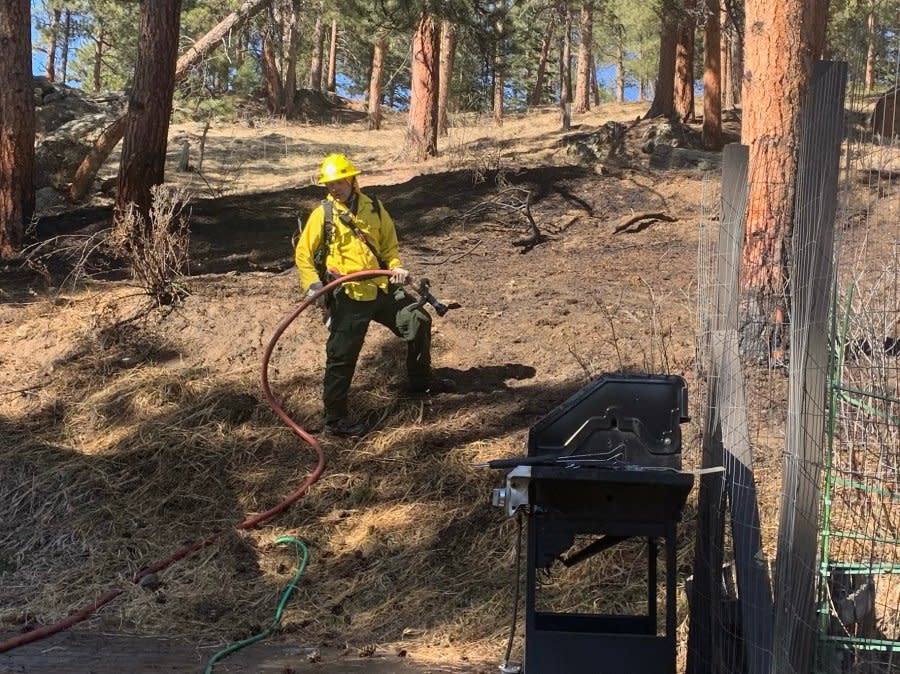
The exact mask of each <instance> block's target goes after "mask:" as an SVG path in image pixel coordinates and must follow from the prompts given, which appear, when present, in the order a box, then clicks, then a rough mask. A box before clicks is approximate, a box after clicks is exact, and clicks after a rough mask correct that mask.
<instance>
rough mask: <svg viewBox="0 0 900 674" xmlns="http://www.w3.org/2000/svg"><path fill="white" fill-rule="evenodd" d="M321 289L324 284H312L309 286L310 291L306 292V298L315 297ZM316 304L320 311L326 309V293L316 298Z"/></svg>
mask: <svg viewBox="0 0 900 674" xmlns="http://www.w3.org/2000/svg"><path fill="white" fill-rule="evenodd" d="M321 289H322V283H321V282H320V281H316V282H315V283H311V284H310V285H309V289H308V290H307V291H306V296H307V297H312V296H313V295H315V294H316V293H317V292H319V291H320V290H321ZM315 304H316V307H318V308H319V309H324V308H325V294H324V293H323V294H321V295H319V296H318V297H317V298H316V302H315Z"/></svg>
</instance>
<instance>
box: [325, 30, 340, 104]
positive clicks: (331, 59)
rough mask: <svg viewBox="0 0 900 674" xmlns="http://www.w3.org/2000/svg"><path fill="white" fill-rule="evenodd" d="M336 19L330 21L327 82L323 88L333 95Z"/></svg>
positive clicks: (334, 86) (334, 85)
mask: <svg viewBox="0 0 900 674" xmlns="http://www.w3.org/2000/svg"><path fill="white" fill-rule="evenodd" d="M337 37H338V29H337V19H332V20H331V46H330V47H329V49H328V82H327V84H326V85H325V88H326V89H327V90H328V91H330V92H331V93H334V92H335V91H336V90H337Z"/></svg>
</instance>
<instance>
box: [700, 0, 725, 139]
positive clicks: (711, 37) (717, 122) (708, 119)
mask: <svg viewBox="0 0 900 674" xmlns="http://www.w3.org/2000/svg"><path fill="white" fill-rule="evenodd" d="M705 2H706V26H705V31H704V39H703V46H704V49H703V133H702V139H703V147H705V148H706V149H707V150H720V149H721V148H722V69H721V62H720V60H719V59H720V58H721V54H722V47H721V44H720V42H721V31H720V30H719V19H720V11H719V10H720V8H719V0H705Z"/></svg>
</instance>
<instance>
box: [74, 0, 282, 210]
mask: <svg viewBox="0 0 900 674" xmlns="http://www.w3.org/2000/svg"><path fill="white" fill-rule="evenodd" d="M271 2H272V0H244V3H243V4H242V5H241V6H240V7H239V8H238V9H237V10H236V11H234V12H232V13H231V14H229V15H228V16H226V17H225V18H224V19H222V20H221V21H220V22H219V23H218V24H216V25H215V26H214V27H213V28H212V30H210V31H209V32H208V33H206V34H205V35H204V36H203V37H201V38H200V39H199V40H197V41H196V42H195V43H194V44H193V46H191V48H190V49H188V50H187V51H186V52H185V53H184V54H182V55H181V56H180V57H179V58H178V62H177V63H176V64H175V80H176V82H178V81H181V80H183V79H184V78H185V77H186V76H187V75H188V73H189V72H190V71H191V69H192V68H193V67H194V66H196V65H197V64H198V63H200V62H202V61H203V60H204V59H205V58H206V57H207V56H208V55H209V54H210V53H211V52H212V51H213V50H214V49H215V48H216V47H218V46H219V45H220V44H221V43H222V40H223V38H224V37H225V36H226V35H228V34H229V33H230V32H231V31H232V30H234V29H235V28H239V27H240V26H242V25H243V24H244V23H245V22H246V21H247V20H248V19H250V18H252V17H253V16H255V15H256V14H258V13H259V12H260V11H262V10H263V9H265V8H266V7H267V6H268V5H269V3H271ZM124 130H125V117H124V116H122V117H120V118H119V119H117V120H116V121H114V122H113V123H112V124H110V125H109V127H107V128H106V129H105V130H104V131H103V133H101V134H100V136H99V137H98V138H97V140H95V141H94V145H93V146H92V147H91V150H90V152H88V154H87V156H86V157H85V158H84V159H83V160H82V161H81V164H80V165H79V166H78V170H77V171H76V172H75V178H74V180H73V181H72V184H71V185H70V186H69V191H68V197H69V201H81V200H82V199H84V197H85V195H86V194H87V192H88V190H89V189H90V187H91V183H93V182H94V177H95V176H96V175H97V171H99V170H100V167H101V166H103V163H104V162H105V161H106V158H107V157H109V154H110V153H111V152H112V151H113V149H114V148H115V147H116V145H117V144H118V143H119V141H120V140H122V133H123V132H124Z"/></svg>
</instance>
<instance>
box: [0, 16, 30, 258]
mask: <svg viewBox="0 0 900 674" xmlns="http://www.w3.org/2000/svg"><path fill="white" fill-rule="evenodd" d="M0 50H2V53H3V58H2V59H0V257H7V256H10V255H13V254H14V253H16V252H18V251H19V250H21V248H22V241H23V238H24V235H25V227H26V226H27V225H28V223H29V222H31V217H32V215H33V214H34V129H35V122H34V91H33V90H32V82H31V7H30V4H29V2H28V0H4V2H0Z"/></svg>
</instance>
